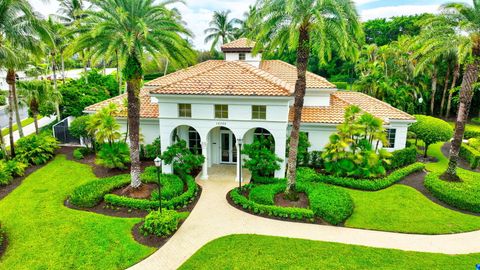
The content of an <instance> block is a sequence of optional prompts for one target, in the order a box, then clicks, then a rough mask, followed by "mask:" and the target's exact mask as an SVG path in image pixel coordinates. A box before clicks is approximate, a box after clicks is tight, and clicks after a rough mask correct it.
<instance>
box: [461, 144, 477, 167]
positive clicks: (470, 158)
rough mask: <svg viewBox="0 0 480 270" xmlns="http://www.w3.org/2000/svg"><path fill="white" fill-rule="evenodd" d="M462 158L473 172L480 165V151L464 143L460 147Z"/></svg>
mask: <svg viewBox="0 0 480 270" xmlns="http://www.w3.org/2000/svg"><path fill="white" fill-rule="evenodd" d="M460 157H462V158H464V159H465V160H466V161H467V162H468V163H469V164H470V168H472V169H473V170H474V169H476V168H477V167H478V166H479V165H480V151H478V150H477V149H475V148H473V147H471V146H469V145H466V144H464V143H462V145H461V146H460Z"/></svg>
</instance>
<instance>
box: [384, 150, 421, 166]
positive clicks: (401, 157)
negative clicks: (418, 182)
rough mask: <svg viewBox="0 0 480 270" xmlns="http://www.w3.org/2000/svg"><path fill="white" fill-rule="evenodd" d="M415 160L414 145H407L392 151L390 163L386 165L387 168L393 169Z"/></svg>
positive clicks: (415, 151)
mask: <svg viewBox="0 0 480 270" xmlns="http://www.w3.org/2000/svg"><path fill="white" fill-rule="evenodd" d="M416 161H417V149H416V147H407V148H404V149H401V150H397V151H394V152H392V158H391V160H390V164H389V165H387V166H386V169H387V170H394V169H398V168H401V167H405V166H407V165H410V164H413V163H415V162H416Z"/></svg>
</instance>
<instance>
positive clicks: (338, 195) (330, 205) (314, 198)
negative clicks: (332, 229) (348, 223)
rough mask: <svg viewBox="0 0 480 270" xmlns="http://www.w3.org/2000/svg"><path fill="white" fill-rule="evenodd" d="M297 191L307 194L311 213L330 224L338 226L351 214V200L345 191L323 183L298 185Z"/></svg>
mask: <svg viewBox="0 0 480 270" xmlns="http://www.w3.org/2000/svg"><path fill="white" fill-rule="evenodd" d="M297 190H298V191H303V192H305V193H307V195H308V200H309V202H310V208H311V209H312V210H313V213H314V214H315V215H316V216H318V217H321V218H322V219H323V220H325V221H327V222H328V223H330V224H333V225H338V224H340V223H342V222H344V221H345V220H347V219H348V218H349V217H350V216H351V215H352V213H353V208H354V205H353V200H352V198H351V197H350V195H349V194H348V192H346V191H345V190H342V189H340V188H338V187H334V186H330V185H326V184H323V183H315V184H311V183H299V184H298V185H297Z"/></svg>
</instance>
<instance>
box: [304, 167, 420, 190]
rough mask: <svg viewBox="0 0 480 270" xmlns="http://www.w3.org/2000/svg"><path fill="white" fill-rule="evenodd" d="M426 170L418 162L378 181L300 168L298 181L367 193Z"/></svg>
mask: <svg viewBox="0 0 480 270" xmlns="http://www.w3.org/2000/svg"><path fill="white" fill-rule="evenodd" d="M424 168H425V164H423V163H420V162H417V163H414V164H412V165H409V166H407V167H404V168H401V169H398V170H395V171H393V172H392V173H390V174H389V175H387V176H385V177H383V178H378V179H354V178H347V177H336V176H332V175H323V174H319V173H316V172H315V171H314V170H313V169H309V168H299V170H298V172H297V179H298V181H299V182H300V181H306V182H318V183H327V184H332V185H336V186H342V187H347V188H353V189H359V190H367V191H377V190H381V189H385V188H387V187H389V186H391V185H393V184H395V183H396V182H398V181H400V180H402V179H403V178H405V177H407V176H408V175H410V174H412V173H414V172H418V171H421V170H423V169H424Z"/></svg>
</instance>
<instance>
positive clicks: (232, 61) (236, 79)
mask: <svg viewBox="0 0 480 270" xmlns="http://www.w3.org/2000/svg"><path fill="white" fill-rule="evenodd" d="M253 46H254V43H253V42H252V41H249V40H247V39H239V40H236V41H233V42H231V43H228V44H225V45H223V46H222V51H223V52H224V53H225V59H226V60H210V61H206V62H203V63H200V64H197V65H195V66H192V67H189V68H186V69H183V70H180V71H177V72H175V73H171V74H169V75H166V76H164V77H160V78H157V79H155V80H153V81H150V82H148V83H146V84H145V86H144V87H143V89H142V90H141V112H140V114H141V123H140V129H141V133H142V134H143V136H144V140H145V143H150V142H152V141H153V140H154V139H155V138H158V137H160V138H161V147H162V151H164V150H165V149H166V148H167V147H168V146H169V145H171V144H172V143H173V142H174V141H175V140H176V139H178V138H181V139H184V140H186V141H187V142H188V145H189V147H190V148H191V149H195V150H197V151H198V152H201V153H202V155H204V156H205V158H206V162H205V164H204V166H203V171H202V177H203V178H204V179H207V178H208V168H209V167H211V166H212V165H213V164H238V163H237V160H238V156H239V155H240V154H239V149H238V143H240V142H242V143H244V144H245V143H246V144H248V143H251V142H252V141H253V138H254V136H258V135H260V134H268V133H269V134H271V135H272V136H273V138H274V140H275V153H276V154H277V155H278V156H279V157H281V158H284V157H285V151H286V140H287V137H288V134H289V127H290V121H291V118H292V111H291V110H290V108H291V106H292V105H293V92H294V87H295V81H296V78H297V73H296V72H297V71H296V67H295V66H293V65H290V64H288V63H285V62H283V61H279V60H262V58H261V55H260V54H257V55H256V56H254V55H252V53H251V52H252V48H253ZM125 98H126V96H125V95H121V96H118V97H115V98H112V99H109V100H106V101H103V102H101V103H97V104H94V105H92V106H89V107H87V108H86V109H85V111H86V112H87V113H93V112H95V111H97V110H98V109H99V108H101V107H103V106H105V105H106V104H108V103H111V102H114V103H117V104H118V105H119V106H123V100H124V99H125ZM352 104H355V105H357V106H359V107H360V108H361V109H362V110H363V111H365V112H369V113H371V114H373V115H374V116H376V117H379V118H381V119H383V120H384V123H385V126H386V128H387V131H388V138H389V141H390V145H389V146H388V149H389V150H391V151H393V150H397V149H402V148H404V147H405V144H406V140H407V128H408V125H409V124H411V123H413V122H414V118H413V117H412V116H411V115H409V114H407V113H404V112H402V111H400V110H398V109H395V108H393V107H392V106H390V105H388V104H386V103H384V102H382V101H379V100H377V99H375V98H372V97H370V96H367V95H365V94H362V93H358V92H345V91H337V89H336V87H335V85H333V84H331V83H329V82H328V81H327V80H326V79H324V78H322V77H320V76H318V75H316V74H313V73H310V72H309V73H308V74H307V91H306V97H305V104H304V106H305V107H304V109H303V112H302V125H301V130H302V131H304V132H307V133H308V137H309V140H310V142H311V144H312V146H311V149H310V150H321V149H322V148H323V147H324V146H325V144H326V143H327V142H328V138H329V136H330V134H332V133H333V132H335V130H336V126H337V125H338V124H340V123H342V121H343V115H344V111H345V108H346V107H348V106H350V105H352ZM122 111H123V114H121V115H119V121H120V123H122V126H123V128H124V129H125V126H126V125H125V123H126V118H125V116H126V110H122ZM238 168H239V167H238V166H237V172H238ZM164 172H166V173H168V172H171V167H170V166H164ZM237 175H238V173H237ZM284 175H285V162H283V163H282V165H281V169H280V170H278V171H276V172H275V176H276V177H284ZM237 178H238V177H237Z"/></svg>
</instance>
